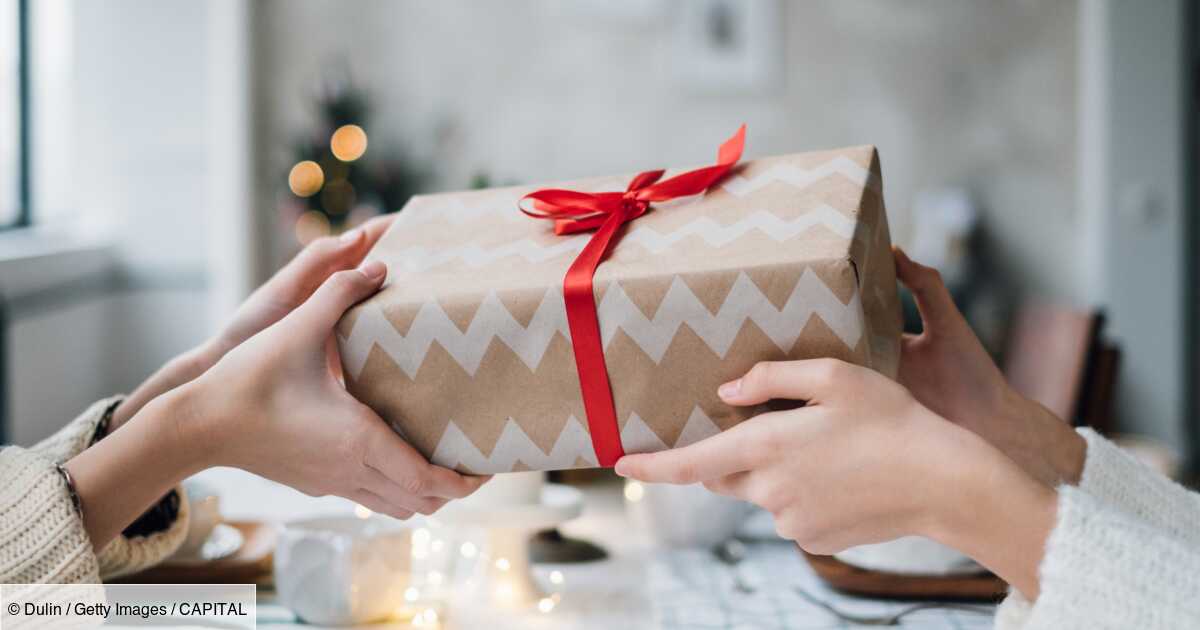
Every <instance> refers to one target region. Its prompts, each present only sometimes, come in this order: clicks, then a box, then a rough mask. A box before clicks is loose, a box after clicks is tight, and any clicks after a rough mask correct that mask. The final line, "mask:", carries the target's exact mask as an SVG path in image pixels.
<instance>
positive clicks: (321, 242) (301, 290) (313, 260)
mask: <svg viewBox="0 0 1200 630" xmlns="http://www.w3.org/2000/svg"><path fill="white" fill-rule="evenodd" d="M368 249H370V245H369V243H368V238H367V233H366V232H365V231H364V230H363V229H361V228H358V229H354V230H350V231H348V232H346V233H344V234H342V235H341V236H338V237H333V236H327V237H323V238H319V239H316V240H315V241H313V242H311V243H309V244H308V246H306V247H305V248H304V249H302V250H300V253H299V254H296V257H295V258H293V259H292V260H291V262H289V263H288V264H287V265H285V266H284V267H283V269H280V270H279V272H278V273H277V274H275V277H274V278H273V279H272V280H271V283H277V286H278V287H279V289H278V291H279V295H280V299H281V300H282V301H284V302H287V303H288V304H289V305H290V306H292V307H293V308H294V307H296V306H299V305H300V304H301V303H303V302H304V301H305V300H307V299H308V297H309V296H310V295H312V294H313V292H314V291H316V290H317V287H319V286H321V283H323V282H325V280H326V279H327V278H328V277H329V276H331V275H333V274H334V273H336V272H338V271H341V270H343V269H353V268H354V267H355V266H356V265H358V263H360V262H362V259H363V257H364V256H366V254H367V250H368Z"/></svg>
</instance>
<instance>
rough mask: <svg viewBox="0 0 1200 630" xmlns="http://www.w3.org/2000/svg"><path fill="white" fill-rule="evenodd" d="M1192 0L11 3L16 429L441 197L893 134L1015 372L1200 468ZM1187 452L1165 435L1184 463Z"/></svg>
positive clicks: (118, 385)
mask: <svg viewBox="0 0 1200 630" xmlns="http://www.w3.org/2000/svg"><path fill="white" fill-rule="evenodd" d="M1194 25H1195V17H1194V16H1193V15H1192V12H1191V11H1190V9H1189V7H1188V5H1187V3H1185V2H1183V1H1182V0H1153V1H1151V2H1144V3H1138V4H1136V6H1135V5H1134V4H1133V3H1122V2H1117V1H1116V0H1090V1H1089V0H1081V1H1078V2H1076V1H1068V0H1061V1H1056V2H1035V1H1032V0H1028V1H1027V0H1011V1H1005V2H996V1H976V2H961V1H959V0H921V1H917V2H906V3H892V2H883V1H870V0H842V1H838V2H832V1H830V2H783V1H775V0H761V1H758V2H753V1H750V0H745V1H735V0H698V1H695V2H682V1H678V0H624V1H604V0H576V1H573V2H551V1H548V0H547V1H533V0H524V1H519V2H505V3H482V2H465V1H443V2H438V3H420V2H415V1H414V2H405V1H391V2H383V1H361V0H360V1H352V2H346V1H342V2H335V1H332V0H289V1H283V0H267V1H261V2H241V1H238V0H209V1H208V2H189V1H185V0H165V1H158V2H145V1H134V0H114V1H106V2H99V1H87V0H37V1H36V2H35V1H33V0H0V228H3V229H0V295H2V296H3V309H2V319H0V327H2V331H3V336H2V340H3V341H2V346H0V359H2V362H0V377H2V378H0V387H2V388H3V390H2V400H0V402H2V403H3V404H2V406H0V438H3V441H8V442H15V443H19V444H28V443H31V442H33V441H35V440H37V439H39V438H41V437H43V436H45V435H47V434H49V433H50V432H52V431H53V430H54V429H55V428H56V427H58V426H60V425H61V424H63V423H64V422H66V421H67V420H68V419H70V418H71V417H73V416H74V415H75V414H76V413H77V412H78V411H79V410H81V409H83V408H84V406H86V404H87V403H89V402H90V401H92V400H94V399H96V398H99V397H100V396H103V395H106V394H108V393H110V392H114V391H124V390H129V389H130V388H132V387H133V386H135V385H136V384H137V383H138V382H139V381H140V380H141V379H142V378H144V377H145V376H146V375H147V374H149V373H150V372H152V371H153V370H154V369H155V368H157V367H158V366H159V365H160V364H161V363H162V362H163V361H164V360H166V359H167V358H169V357H170V356H172V355H174V354H176V353H178V352H180V351H182V350H184V349H187V348H189V347H191V346H193V345H195V344H197V343H199V342H200V341H201V340H203V339H204V338H205V336H206V335H208V334H210V332H211V331H213V330H214V329H215V326H216V324H217V322H219V321H221V320H222V319H223V318H224V317H226V316H227V315H228V314H229V313H230V312H231V310H232V309H233V307H234V306H236V304H237V303H238V302H239V301H240V299H241V298H243V297H244V296H245V295H246V294H247V293H248V292H249V291H250V290H251V289H252V288H253V287H254V286H256V284H257V283H259V282H260V281H262V280H263V279H264V278H266V277H267V276H268V275H269V274H270V273H271V272H272V271H273V270H274V269H276V268H278V266H279V265H280V264H282V262H283V261H285V260H286V259H287V258H288V257H289V256H291V255H292V254H293V253H294V252H295V251H297V249H298V248H299V247H300V246H301V244H302V243H304V242H306V241H308V240H311V239H312V238H315V237H316V236H319V235H322V234H327V233H333V232H337V231H340V230H343V229H346V228H347V227H348V226H351V225H353V224H355V223H357V222H359V221H361V220H363V219H365V218H367V217H369V216H372V215H374V214H376V213H379V212H392V211H397V210H399V209H400V208H401V207H402V206H403V204H404V202H405V200H406V199H407V198H408V196H410V195H411V194H413V193H416V192H422V191H436V190H451V189H462V188H469V187H479V186H487V185H500V184H508V183H529V182H539V181H552V180H557V179H564V178H574V177H581V176H589V175H597V174H610V173H625V172H632V171H636V170H640V169H644V168H652V167H656V166H665V165H689V164H695V163H699V162H703V161H704V160H706V159H708V157H709V156H710V155H711V153H712V152H713V149H714V147H715V146H716V145H717V144H718V143H719V142H720V140H721V139H723V138H725V137H726V136H727V135H728V134H729V133H730V132H731V131H732V130H734V129H735V128H736V127H737V125H738V124H740V123H742V122H746V123H748V125H749V144H748V152H749V157H755V156H764V155H770V154H778V153H787V152H796V151H802V150H809V149H821V148H831V147H836V146H844V145H854V144H874V145H877V146H878V148H879V151H880V155H881V159H882V164H883V173H884V190H885V199H886V203H887V206H888V210H889V216H890V220H891V222H892V227H893V235H894V238H895V241H896V242H897V243H899V244H901V245H904V246H906V247H908V248H909V249H910V251H911V253H912V254H913V255H914V257H916V258H918V259H920V260H923V261H925V262H928V263H931V264H936V265H937V266H939V267H940V268H941V269H942V270H943V272H944V273H945V275H946V277H947V279H948V280H949V281H950V283H951V284H952V285H953V287H954V290H955V294H956V297H957V298H958V299H959V301H960V303H961V304H962V306H963V308H964V309H965V310H966V312H967V313H968V314H969V316H970V318H971V320H972V323H973V324H974V325H975V326H976V328H977V329H978V330H979V332H980V334H981V336H982V337H983V338H984V339H985V341H986V342H987V344H988V345H989V347H990V348H991V349H992V350H993V351H994V352H995V353H996V355H997V357H998V358H999V359H1000V360H1001V362H1002V364H1003V365H1004V367H1005V370H1006V371H1007V372H1008V373H1009V375H1010V377H1012V378H1013V379H1014V381H1015V382H1017V383H1019V385H1020V386H1021V387H1022V388H1023V389H1024V390H1025V391H1027V392H1028V393H1030V394H1031V395H1035V396H1038V397H1039V399H1041V400H1043V401H1045V402H1046V404H1047V405H1049V406H1051V407H1052V408H1053V409H1055V410H1056V411H1057V412H1059V413H1060V414H1061V415H1063V416H1065V417H1067V418H1069V419H1072V420H1073V421H1076V422H1090V423H1094V424H1099V425H1101V426H1102V427H1104V428H1105V430H1107V431H1119V432H1123V433H1131V434H1138V435H1142V436H1145V437H1146V438H1148V439H1151V440H1153V444H1155V445H1157V448H1159V452H1160V453H1163V454H1165V455H1166V456H1168V457H1169V458H1170V457H1173V458H1175V459H1178V460H1183V461H1193V462H1194V461H1196V457H1195V455H1196V453H1197V448H1196V445H1197V439H1196V438H1197V431H1196V430H1195V427H1196V422H1195V420H1194V418H1195V415H1196V414H1195V411H1196V409H1197V407H1198V405H1197V402H1198V401H1197V396H1198V394H1197V388H1196V387H1195V385H1196V371H1195V369H1194V366H1195V364H1196V360H1197V359H1198V358H1200V343H1198V340H1197V336H1196V335H1195V331H1196V326H1195V324H1194V315H1195V311H1196V308H1195V307H1196V303H1197V294H1196V292H1195V291H1194V290H1193V287H1194V285H1195V279H1196V274H1195V270H1196V267H1197V262H1198V260H1200V259H1198V254H1197V252H1198V251H1200V250H1198V248H1197V247H1196V245H1197V236H1196V229H1195V224H1196V222H1195V220H1194V218H1193V217H1194V216H1195V213H1194V210H1193V206H1194V199H1195V195H1194V194H1193V186H1194V184H1193V180H1195V174H1196V169H1197V163H1196V160H1195V156H1196V151H1195V148H1196V135H1195V130H1196V128H1197V126H1196V125H1195V124H1194V123H1195V121H1196V111H1197V110H1196V101H1195V98H1194V96H1193V89H1194V85H1193V82H1192V76H1193V73H1194V67H1195V66H1194V64H1195V63H1196V61H1195V59H1196V57H1197V48H1196V46H1195V42H1194V41H1193V38H1192V37H1191V33H1192V32H1194V31H1195V29H1194V28H1193V27H1194ZM1163 449H1165V450H1163Z"/></svg>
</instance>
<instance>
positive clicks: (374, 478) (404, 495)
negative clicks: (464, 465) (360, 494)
mask: <svg viewBox="0 0 1200 630" xmlns="http://www.w3.org/2000/svg"><path fill="white" fill-rule="evenodd" d="M364 489H365V490H369V491H371V492H373V493H375V494H377V495H379V496H380V497H382V498H383V500H385V501H387V502H388V503H389V504H391V505H394V506H397V507H401V508H404V509H406V510H409V511H412V512H416V513H418V514H424V515H425V516H429V515H431V514H433V513H434V512H437V511H438V510H440V509H441V508H442V506H443V505H446V501H447V500H448V499H442V498H438V497H427V496H415V495H412V494H409V493H408V491H407V490H406V489H405V488H403V487H401V486H400V484H397V483H395V482H394V481H392V480H391V479H389V478H388V477H387V476H385V475H384V474H383V473H381V472H379V471H378V470H376V469H375V468H371V467H369V466H368V468H367V475H366V479H365V480H364Z"/></svg>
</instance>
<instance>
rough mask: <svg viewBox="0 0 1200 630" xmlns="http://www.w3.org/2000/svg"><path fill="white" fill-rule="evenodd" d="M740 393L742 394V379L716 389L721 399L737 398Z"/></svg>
mask: <svg viewBox="0 0 1200 630" xmlns="http://www.w3.org/2000/svg"><path fill="white" fill-rule="evenodd" d="M740 393H742V379H740V378H739V379H738V380H736V381H730V382H728V383H725V384H724V385H722V386H720V387H718V388H717V395H718V396H720V397H721V398H737V395H738V394H740Z"/></svg>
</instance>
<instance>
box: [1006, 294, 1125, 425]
mask: <svg viewBox="0 0 1200 630" xmlns="http://www.w3.org/2000/svg"><path fill="white" fill-rule="evenodd" d="M1103 328H1104V314H1103V313H1102V312H1100V311H1098V310H1087V311H1083V310H1077V309H1074V308H1071V307H1067V306H1062V305H1057V304H1050V303H1045V302H1037V301H1027V302H1024V303H1022V304H1021V305H1020V306H1019V307H1018V308H1017V311H1016V313H1015V316H1014V318H1013V323H1012V328H1011V330H1010V331H1009V337H1008V346H1007V349H1006V351H1005V353H1004V358H1005V360H1004V375H1005V377H1006V378H1008V380H1009V382H1010V383H1012V386H1013V387H1014V388H1015V389H1016V390H1017V391H1018V392H1020V393H1021V394H1022V395H1024V396H1027V397H1029V398H1031V399H1033V400H1036V401H1038V402H1039V403H1041V404H1043V405H1045V406H1046V408H1047V409H1049V410H1050V411H1052V412H1054V414H1055V415H1057V416H1058V417H1060V418H1062V419H1064V420H1066V421H1068V422H1070V423H1071V424H1072V425H1074V426H1093V427H1095V428H1096V429H1097V430H1099V431H1101V432H1102V433H1103V432H1107V431H1108V430H1109V429H1111V427H1112V402H1113V390H1114V388H1115V385H1116V378H1117V370H1118V367H1119V364H1120V351H1119V349H1118V348H1117V347H1115V346H1113V345H1111V344H1108V343H1105V342H1104V341H1103V339H1102V335H1101V332H1102V330H1103Z"/></svg>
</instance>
